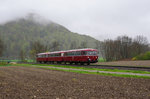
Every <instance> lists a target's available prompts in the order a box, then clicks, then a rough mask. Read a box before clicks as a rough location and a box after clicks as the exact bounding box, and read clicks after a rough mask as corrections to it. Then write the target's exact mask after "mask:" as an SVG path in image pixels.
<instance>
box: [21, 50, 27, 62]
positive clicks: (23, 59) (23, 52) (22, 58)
mask: <svg viewBox="0 0 150 99" xmlns="http://www.w3.org/2000/svg"><path fill="white" fill-rule="evenodd" d="M25 57H26V56H25V51H24V50H21V51H20V59H21V61H22V62H24V61H25Z"/></svg>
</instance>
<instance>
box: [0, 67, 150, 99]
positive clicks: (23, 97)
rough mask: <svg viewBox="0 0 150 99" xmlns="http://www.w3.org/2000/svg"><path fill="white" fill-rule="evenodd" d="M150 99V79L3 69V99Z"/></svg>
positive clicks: (0, 90)
mask: <svg viewBox="0 0 150 99" xmlns="http://www.w3.org/2000/svg"><path fill="white" fill-rule="evenodd" d="M1 98H2V99H32V98H35V99H36V98H37V99H41V98H42V99H99V98H107V99H108V98H119V99H120V98H134V99H135V98H136V99H138V98H141V99H143V98H144V99H148V98H150V79H136V78H121V77H110V76H100V75H90V74H77V73H70V72H63V71H54V70H46V69H39V68H31V67H0V99H1Z"/></svg>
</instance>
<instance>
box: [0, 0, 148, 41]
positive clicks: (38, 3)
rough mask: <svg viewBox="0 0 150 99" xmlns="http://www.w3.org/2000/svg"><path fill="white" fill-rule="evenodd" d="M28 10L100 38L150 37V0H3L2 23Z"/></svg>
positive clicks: (18, 16)
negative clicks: (121, 36) (122, 36)
mask: <svg viewBox="0 0 150 99" xmlns="http://www.w3.org/2000/svg"><path fill="white" fill-rule="evenodd" d="M28 13H37V14H39V15H40V16H43V17H44V18H47V19H49V20H52V21H54V22H56V23H58V24H61V25H63V26H65V27H66V28H68V29H69V30H70V31H72V32H77V33H80V34H87V35H90V36H93V37H96V38H99V39H100V40H103V39H107V38H115V37H117V36H120V35H128V36H131V37H135V36H136V35H143V36H146V37H147V38H148V40H149V41H150V0H0V23H5V22H7V21H10V20H13V19H16V18H20V17H24V16H26V15H27V14H28Z"/></svg>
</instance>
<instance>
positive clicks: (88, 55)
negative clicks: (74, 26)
mask: <svg viewBox="0 0 150 99" xmlns="http://www.w3.org/2000/svg"><path fill="white" fill-rule="evenodd" d="M97 53H98V50H96V49H91V48H86V49H74V50H66V51H55V52H46V53H39V54H37V59H36V61H37V62H39V63H54V62H56V63H60V64H61V63H65V64H66V63H70V64H72V63H75V64H78V63H80V64H82V65H83V64H84V63H87V64H88V65H89V64H90V63H96V62H98V55H97Z"/></svg>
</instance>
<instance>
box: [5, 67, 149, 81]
mask: <svg viewBox="0 0 150 99" xmlns="http://www.w3.org/2000/svg"><path fill="white" fill-rule="evenodd" d="M6 66H28V67H36V68H45V69H51V70H60V71H67V72H76V73H83V74H98V75H105V76H106V75H107V76H117V77H134V78H149V79H150V76H137V75H128V74H127V75H126V74H111V73H100V72H88V71H85V70H95V71H107V72H116V73H117V72H118V73H119V72H121V73H138V74H150V72H148V71H136V70H119V69H97V68H85V67H73V66H59V65H49V64H33V65H32V64H7V65H6ZM50 67H60V68H70V70H67V69H59V68H50ZM71 69H79V70H71Z"/></svg>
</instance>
